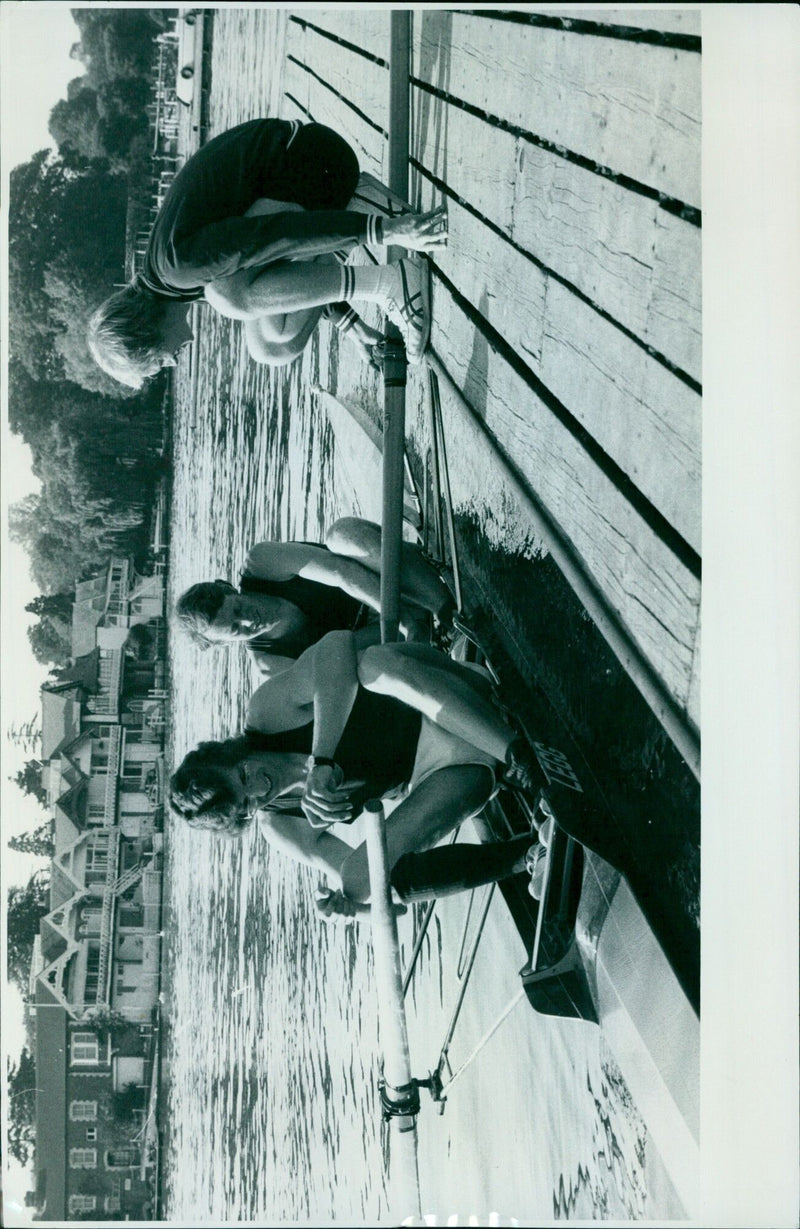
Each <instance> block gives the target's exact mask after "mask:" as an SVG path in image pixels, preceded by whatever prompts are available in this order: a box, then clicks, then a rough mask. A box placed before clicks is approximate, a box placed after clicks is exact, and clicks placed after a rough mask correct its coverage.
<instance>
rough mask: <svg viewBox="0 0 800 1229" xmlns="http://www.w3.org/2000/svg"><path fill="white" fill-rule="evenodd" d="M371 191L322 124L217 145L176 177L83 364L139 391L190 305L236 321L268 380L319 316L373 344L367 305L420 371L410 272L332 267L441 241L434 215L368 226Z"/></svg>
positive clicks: (422, 317) (263, 125)
mask: <svg viewBox="0 0 800 1229" xmlns="http://www.w3.org/2000/svg"><path fill="white" fill-rule="evenodd" d="M362 179H363V180H364V183H363V184H362V182H361V180H362ZM380 188H381V186H380V185H378V184H377V181H375V180H373V179H372V178H371V177H370V176H364V177H361V178H360V177H359V169H358V161H357V159H356V156H355V154H354V152H353V150H352V149H351V148H350V146H349V145H348V144H347V142H346V141H345V140H343V138H342V137H340V136H338V135H337V133H335V132H333V131H332V129H330V128H327V127H325V126H324V125H322V124H300V123H299V122H298V121H290V120H278V119H258V120H250V121H248V122H247V123H244V124H239V125H237V126H236V127H235V128H231V129H229V130H228V131H227V132H223V133H221V134H220V135H219V136H217V137H215V138H214V139H213V140H211V141H209V142H208V143H207V144H206V145H204V146H203V147H202V148H201V149H200V150H198V152H197V153H196V154H194V155H193V156H192V157H191V158H190V159H189V160H188V161H187V163H186V165H185V166H184V167H183V168H182V170H181V171H180V172H179V174H178V175H177V176H176V177H175V180H174V181H173V183H172V185H171V186H170V188H169V191H168V192H167V194H166V197H165V199H164V202H163V204H162V206H161V209H160V211H159V213H158V216H157V218H156V221H155V223H154V225H153V230H152V233H151V235H150V240H149V244H148V249H147V253H146V255H145V258H144V265H143V268H142V271H141V273H139V274H137V275H136V277H134V279H133V281H132V282H130V283H129V284H128V285H127V286H125V287H124V288H123V289H122V290H120V291H118V292H117V293H116V294H114V295H112V296H111V297H110V298H109V299H107V300H106V301H105V302H104V303H103V304H102V305H101V306H100V307H99V308H98V309H97V311H96V312H95V313H94V315H93V316H92V318H91V320H90V322H89V332H88V344H89V349H90V351H91V353H92V355H93V357H94V359H95V361H96V362H97V363H98V364H99V365H100V366H101V367H102V368H103V370H104V371H106V372H107V373H108V374H109V375H111V376H113V377H114V378H115V379H117V380H119V381H120V382H122V383H124V384H127V385H129V386H131V387H134V388H139V387H141V385H142V382H143V381H144V380H145V379H146V378H147V377H148V376H151V375H154V374H155V373H156V372H157V371H159V370H160V369H161V368H162V367H164V366H170V365H174V363H175V362H176V359H177V354H178V352H179V351H180V350H181V349H182V347H183V346H184V345H186V344H187V343H188V342H189V341H190V340H191V338H192V331H191V326H190V325H189V322H188V315H189V304H190V303H192V302H195V301H197V300H200V299H205V300H206V301H207V302H208V303H210V304H211V306H212V307H213V308H214V309H215V310H217V311H218V312H220V313H221V314H222V315H224V316H227V317H229V318H232V319H238V320H242V321H243V322H244V327H245V333H246V337H247V343H248V348H249V351H250V353H251V355H252V356H253V357H254V358H255V359H256V360H257V361H259V362H266V363H270V364H273V365H277V366H280V365H282V364H285V363H288V362H291V361H293V359H294V358H296V357H297V355H298V354H300V353H301V351H302V349H303V348H304V346H305V344H306V342H307V341H308V339H309V337H310V336H311V333H312V332H313V330H314V328H315V327H316V325H317V322H318V321H319V319H320V316H321V315H322V314H323V312H327V314H328V315H329V316H330V318H331V319H332V321H333V322H334V323H338V324H339V325H340V326H341V327H343V328H345V329H349V330H351V335H352V336H353V337H354V339H355V340H356V341H357V342H358V344H359V345H360V346H361V348H362V351H363V352H364V353H365V354H366V353H367V352H368V347H369V346H371V345H372V344H373V343H374V341H375V340H376V339H377V338H378V337H379V334H377V333H376V332H375V330H374V329H370V328H369V327H368V326H367V325H366V324H364V322H363V321H361V320H360V318H359V317H358V315H357V313H356V312H355V311H354V310H353V309H352V307H351V306H350V304H351V301H353V300H356V301H366V302H375V303H378V304H379V305H381V306H382V307H383V308H384V310H386V311H387V312H388V314H389V315H390V316H391V317H392V318H393V319H394V320H395V322H396V323H397V324H398V327H400V329H401V331H402V332H403V333H404V336H405V338H406V344H407V349H408V354H409V361H412V362H413V361H419V358H420V357H421V354H422V351H423V350H424V348H425V346H426V345H427V339H428V333H429V326H430V320H429V313H428V307H429V303H428V279H427V276H426V275H423V270H422V266H421V265H420V264H419V263H417V262H415V261H413V260H403V261H400V262H394V263H392V264H388V265H380V266H377V267H376V268H365V269H360V268H359V269H356V268H354V267H352V266H349V265H344V264H343V263H341V261H342V259H343V258H344V257H346V254H347V253H348V252H350V251H352V250H353V249H354V248H355V247H356V246H358V245H359V244H363V243H372V244H380V243H385V244H389V243H395V244H398V245H400V246H403V247H406V248H409V249H412V250H416V251H420V252H426V251H435V250H437V248H440V247H442V246H444V244H445V243H446V241H447V222H446V214H445V211H444V210H443V209H438V210H433V211H432V212H430V213H425V214H415V213H410V212H407V213H404V214H398V215H397V216H393V217H384V216H382V214H380V213H375V212H370V196H371V190H372V198H373V199H375V200H376V202H382V199H383V198H382V196H381V191H380ZM375 189H377V191H376V190H375ZM382 192H383V197H385V195H386V192H385V189H383V190H382ZM337 254H338V255H337Z"/></svg>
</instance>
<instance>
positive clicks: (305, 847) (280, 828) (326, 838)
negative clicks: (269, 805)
mask: <svg viewBox="0 0 800 1229" xmlns="http://www.w3.org/2000/svg"><path fill="white" fill-rule="evenodd" d="M258 829H259V832H260V833H261V835H262V836H263V837H264V838H265V839H266V840H267V841H269V843H270V845H271V846H272V847H273V848H274V849H277V850H279V851H280V852H281V853H283V854H286V855H287V857H290V858H293V859H294V861H295V862H300V863H301V864H302V865H303V866H310V867H311V868H312V870H316V871H321V872H322V873H323V874H324V875H326V876H327V878H328V881H329V883H330V884H331V885H333V886H335V887H337V888H340V887H341V883H342V876H341V867H342V863H343V862H344V860H345V858H346V857H347V855H348V854H349V853H350V852H351V849H350V846H349V845H347V844H346V843H345V842H344V841H341V840H340V839H339V837H338V836H332V835H331V834H330V832H328V831H326V830H324V829H322V828H312V827H311V825H310V824H307V823H306V822H305V820H302V819H298V818H297V817H296V816H295V817H293V816H290V815H280V814H278V813H277V812H274V811H262V812H261V813H260V815H259V817H258Z"/></svg>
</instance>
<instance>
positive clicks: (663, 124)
mask: <svg viewBox="0 0 800 1229" xmlns="http://www.w3.org/2000/svg"><path fill="white" fill-rule="evenodd" d="M443 48H446V56H447V58H446V72H445V73H444V74H443V73H442V70H441V67H440V64H441V59H442V56H443V54H444V53H443V50H442V49H443ZM412 71H413V75H414V76H415V77H417V78H419V79H421V80H422V81H425V82H427V83H429V84H431V85H434V86H438V88H443V89H446V90H447V92H448V93H450V94H452V95H454V96H455V97H456V98H459V99H461V100H463V101H464V102H467V103H469V104H470V105H472V106H474V107H477V108H479V109H480V110H482V111H486V112H488V113H490V114H492V115H494V116H497V117H498V118H499V119H501V120H505V121H506V122H508V123H510V124H513V125H515V126H517V127H520V128H522V129H524V130H525V131H526V132H531V133H533V134H535V135H536V136H538V137H540V138H542V139H543V140H545V141H550V142H553V143H554V144H557V145H561V146H564V147H566V149H568V150H570V151H572V152H574V153H577V154H580V155H582V156H584V157H587V158H590V159H592V160H593V161H594V162H597V163H599V164H600V165H602V166H605V167H608V168H609V169H610V170H612V171H614V172H617V173H622V174H625V175H629V176H630V177H631V178H633V179H635V180H637V181H639V182H641V183H643V184H647V185H649V186H650V187H653V188H655V189H657V190H658V191H659V192H663V193H665V194H666V195H667V196H670V197H673V198H675V199H676V200H679V201H684V202H687V203H689V204H691V205H695V206H697V205H699V204H700V56H699V55H697V54H695V53H693V52H690V51H675V50H673V49H672V48H670V47H659V46H641V45H640V44H637V43H633V42H626V41H624V40H621V39H611V38H606V39H604V38H599V39H598V38H587V37H586V36H585V35H582V34H570V33H565V32H564V31H562V30H556V29H550V28H547V27H542V26H520V25H515V24H513V23H511V22H507V21H492V20H489V19H487V18H482V17H474V16H470V15H469V14H468V13H458V12H442V11H439V10H435V9H428V10H424V11H422V12H420V13H417V14H415V18H414V56H413V70H412ZM437 79H438V80H437ZM443 79H444V81H445V82H446V84H445V85H441V84H439V82H441V81H442V80H443Z"/></svg>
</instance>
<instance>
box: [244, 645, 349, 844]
mask: <svg viewBox="0 0 800 1229" xmlns="http://www.w3.org/2000/svg"><path fill="white" fill-rule="evenodd" d="M356 666H357V663H356V649H355V642H354V639H353V635H352V633H351V632H329V633H328V635H327V636H323V638H322V639H321V640H319V641H317V643H316V644H314V645H312V646H311V648H310V649H307V650H306V652H305V653H303V654H302V655H301V656H300V657H298V659H297V661H296V662H295V663H294V665H293V666H291V667H290V668H289V669H288V670H286V671H284V673H283V674H280V675H278V676H277V678H274V679H270V680H268V681H267V682H266V683H262V685H261V686H260V687H259V688H258V690H257V691H256V693H255V694H254V696H253V698H252V699H251V701H250V705H249V708H248V712H247V723H248V725H249V726H250V728H252V729H256V730H261V731H262V732H263V733H265V734H270V733H277V732H279V731H281V730H291V729H295V728H296V727H297V726H300V725H306V724H307V723H308V721H309V720H310V719H312V718H313V721H314V729H313V734H312V743H311V751H312V754H313V755H316V756H321V757H324V758H326V759H331V760H332V759H334V758H335V755H336V748H337V747H338V745H339V742H340V741H341V737H342V734H343V733H344V729H345V726H346V725H347V720H348V718H349V716H350V713H351V710H352V708H353V704H354V702H355V698H356V693H357V691H358V674H357V668H356ZM340 785H341V774H340V773H339V772H338V770H337V769H334V768H332V767H331V766H330V765H320V766H318V767H315V768H313V769H312V770H311V771H310V772H309V773H308V774H307V777H306V784H305V790H304V793H303V799H302V802H301V806H302V808H303V811H304V812H305V814H306V816H307V817H308V819H309V821H310V823H312V824H318V823H321V824H330V823H336V822H337V821H341V820H348V819H349V818H350V816H351V815H352V811H353V808H352V806H351V804H350V800H349V794H348V791H347V790H346V789H340V788H339V787H340Z"/></svg>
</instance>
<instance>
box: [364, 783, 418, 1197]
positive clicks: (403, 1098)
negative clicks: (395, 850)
mask: <svg viewBox="0 0 800 1229" xmlns="http://www.w3.org/2000/svg"><path fill="white" fill-rule="evenodd" d="M364 825H365V831H366V842H367V859H368V863H369V883H370V915H371V916H370V920H371V923H372V950H373V954H374V957H375V985H376V987H377V990H378V1018H379V1022H380V1032H381V1047H382V1050H383V1082H382V1084H381V1086H380V1091H381V1103H382V1105H383V1111H384V1116H385V1117H386V1118H387V1119H388V1121H389V1123H390V1128H391V1131H392V1171H393V1172H395V1170H396V1167H397V1169H398V1170H399V1171H400V1173H401V1175H402V1179H403V1180H404V1185H405V1186H407V1188H408V1189H409V1191H410V1193H411V1195H412V1197H413V1199H414V1200H416V1205H415V1208H414V1209H412V1208H409V1209H408V1212H409V1213H410V1212H411V1211H412V1210H413V1211H415V1212H416V1213H420V1212H421V1200H420V1191H419V1162H418V1157H417V1130H416V1127H417V1114H418V1113H419V1089H418V1087H417V1082H416V1080H415V1079H414V1077H413V1076H412V1074H411V1059H410V1055H409V1049H408V1029H407V1027H406V1014H405V1007H404V1004H403V976H402V971H401V967H400V941H399V939H398V936H397V919H396V918H395V913H394V907H393V905H392V889H391V885H390V883H389V857H388V852H387V849H386V832H385V826H384V825H385V818H384V811H383V803H382V802H380V800H376V801H372V802H368V803H367V804H366V807H365V809H364Z"/></svg>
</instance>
